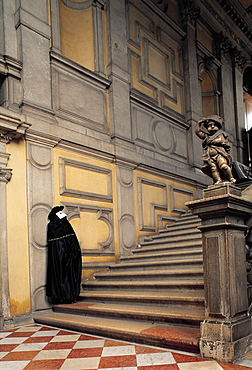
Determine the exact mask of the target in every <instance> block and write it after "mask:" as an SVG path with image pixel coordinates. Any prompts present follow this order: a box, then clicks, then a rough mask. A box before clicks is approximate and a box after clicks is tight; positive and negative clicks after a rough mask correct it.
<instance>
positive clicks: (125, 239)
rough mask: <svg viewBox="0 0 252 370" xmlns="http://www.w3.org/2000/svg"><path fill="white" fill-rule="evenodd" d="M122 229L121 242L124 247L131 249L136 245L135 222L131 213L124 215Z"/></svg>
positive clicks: (121, 222)
mask: <svg viewBox="0 0 252 370" xmlns="http://www.w3.org/2000/svg"><path fill="white" fill-rule="evenodd" d="M120 226H121V231H122V236H121V243H122V247H123V248H124V249H131V248H133V247H134V246H135V233H136V232H135V222H134V219H133V217H132V216H131V215H124V216H123V217H122V218H121V219H120Z"/></svg>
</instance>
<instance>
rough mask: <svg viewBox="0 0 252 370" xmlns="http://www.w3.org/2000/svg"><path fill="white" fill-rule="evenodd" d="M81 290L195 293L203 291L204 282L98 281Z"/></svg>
mask: <svg viewBox="0 0 252 370" xmlns="http://www.w3.org/2000/svg"><path fill="white" fill-rule="evenodd" d="M82 287H83V289H85V290H86V291H87V290H90V291H91V290H101V291H102V290H104V291H107V292H108V291H109V292H111V291H115V290H124V291H125V292H126V293H127V294H129V293H128V292H129V291H131V292H138V293H139V294H141V293H142V292H143V293H144V294H145V293H146V292H148V293H149V294H150V292H152V293H153V292H155V291H157V292H158V293H160V294H161V292H171V291H181V290H182V291H184V292H185V291H197V290H203V288H204V281H203V278H202V279H200V278H197V279H195V280H193V279H179V280H176V279H174V280H171V281H158V280H148V281H142V280H141V281H134V280H133V282H132V281H99V280H88V281H86V282H83V283H82Z"/></svg>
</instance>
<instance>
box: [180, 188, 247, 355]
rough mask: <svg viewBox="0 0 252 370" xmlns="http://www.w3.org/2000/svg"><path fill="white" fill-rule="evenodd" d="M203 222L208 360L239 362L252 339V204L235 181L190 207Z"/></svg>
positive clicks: (204, 344)
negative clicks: (250, 284) (248, 241)
mask: <svg viewBox="0 0 252 370" xmlns="http://www.w3.org/2000/svg"><path fill="white" fill-rule="evenodd" d="M187 206H188V207H189V208H190V209H191V211H192V213H193V214H197V215H198V216H199V217H200V218H201V220H202V225H201V227H200V229H201V231H202V242H203V268H204V286H205V312H206V318H205V320H204V322H203V323H201V339H200V351H201V355H202V356H203V357H208V358H213V359H216V360H218V361H223V362H234V361H235V360H237V359H239V358H241V356H242V354H243V353H244V351H245V350H246V348H247V346H248V345H249V344H250V342H251V339H252V332H251V329H252V326H251V319H250V317H248V315H247V311H248V293H247V272H246V252H245V234H246V231H247V226H246V225H245V221H246V219H247V218H248V217H249V215H250V213H251V206H252V204H251V202H248V201H246V200H245V199H243V198H241V191H240V189H239V188H237V187H235V186H233V185H231V184H230V183H226V184H222V185H212V186H209V187H208V188H207V189H205V190H203V199H199V200H196V201H192V202H190V203H187Z"/></svg>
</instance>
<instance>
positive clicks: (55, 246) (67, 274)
mask: <svg viewBox="0 0 252 370" xmlns="http://www.w3.org/2000/svg"><path fill="white" fill-rule="evenodd" d="M63 208H64V207H63V206H56V207H54V208H52V210H51V212H50V213H49V215H48V219H49V223H48V225H47V247H48V261H47V286H46V295H47V296H48V297H50V298H51V300H52V303H53V304H55V303H72V302H75V301H76V300H77V298H78V296H79V294H80V284H81V270H82V262H81V249H80V246H79V242H78V240H77V237H76V234H75V232H74V230H73V228H72V226H71V224H70V222H69V221H68V220H67V218H66V214H65V213H64V212H63Z"/></svg>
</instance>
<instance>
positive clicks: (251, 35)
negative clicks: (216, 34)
mask: <svg viewBox="0 0 252 370" xmlns="http://www.w3.org/2000/svg"><path fill="white" fill-rule="evenodd" d="M217 2H218V3H219V4H220V5H221V7H222V8H223V9H224V10H225V12H226V13H227V15H228V16H229V17H230V18H231V19H232V21H233V22H234V23H235V24H236V25H237V26H238V27H239V29H240V30H241V31H242V32H243V33H244V35H245V36H246V37H247V38H248V39H249V41H252V25H251V23H252V22H250V18H248V15H247V13H246V12H245V11H244V12H243V14H241V13H240V11H239V10H238V9H237V8H235V7H234V6H233V4H231V2H230V1H229V0H217ZM246 18H247V19H248V21H247V19H246ZM249 23H250V24H249Z"/></svg>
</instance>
